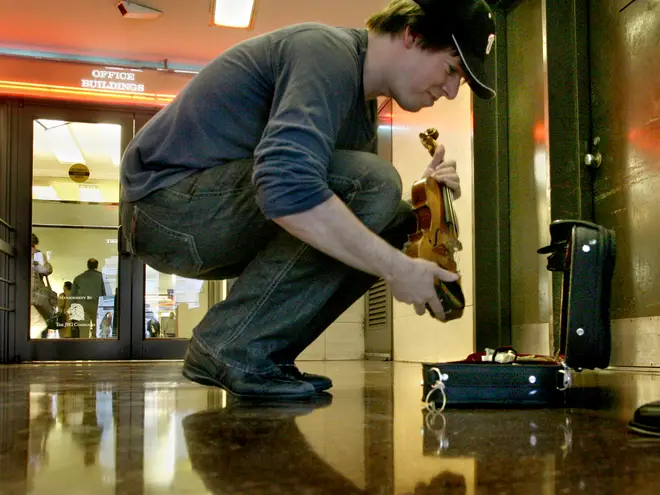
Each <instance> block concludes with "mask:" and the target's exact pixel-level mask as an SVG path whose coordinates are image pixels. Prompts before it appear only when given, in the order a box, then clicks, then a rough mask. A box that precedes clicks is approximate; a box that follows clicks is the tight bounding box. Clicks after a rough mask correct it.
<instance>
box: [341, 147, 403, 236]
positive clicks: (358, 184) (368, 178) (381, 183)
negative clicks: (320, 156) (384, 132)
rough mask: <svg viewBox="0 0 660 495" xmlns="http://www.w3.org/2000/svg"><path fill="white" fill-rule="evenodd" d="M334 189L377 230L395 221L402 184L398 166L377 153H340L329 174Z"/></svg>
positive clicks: (363, 219) (369, 225)
mask: <svg viewBox="0 0 660 495" xmlns="http://www.w3.org/2000/svg"><path fill="white" fill-rule="evenodd" d="M328 182H329V185H330V188H331V189H332V190H333V191H334V192H335V193H336V194H337V195H338V196H339V197H340V198H341V199H342V200H344V201H345V202H346V203H347V204H348V206H349V208H351V210H353V212H354V213H355V214H356V215H358V217H360V218H361V219H362V221H363V222H364V223H365V224H366V225H367V226H368V227H370V228H372V229H373V230H375V231H380V230H382V229H383V228H384V227H385V226H386V225H387V224H388V223H389V222H390V221H391V220H392V218H393V216H394V215H395V213H396V210H397V208H398V206H399V203H400V201H401V193H402V184H401V177H400V176H399V172H397V170H396V169H395V168H394V166H393V165H392V164H391V163H390V162H388V161H387V160H384V159H383V158H381V157H379V156H378V155H374V154H373V153H364V152H359V151H337V152H335V155H334V156H333V161H332V164H331V166H330V169H329V171H328Z"/></svg>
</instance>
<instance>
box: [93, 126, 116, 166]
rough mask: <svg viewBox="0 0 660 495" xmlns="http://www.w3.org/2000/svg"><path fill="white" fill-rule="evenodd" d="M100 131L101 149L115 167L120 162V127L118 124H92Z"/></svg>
mask: <svg viewBox="0 0 660 495" xmlns="http://www.w3.org/2000/svg"><path fill="white" fill-rule="evenodd" d="M94 125H96V126H97V128H98V129H99V130H100V131H101V142H100V143H98V144H102V146H101V147H102V148H104V151H105V153H106V154H107V155H108V156H110V160H111V161H112V164H113V165H114V166H115V167H118V166H119V164H120V162H121V126H120V125H119V124H94Z"/></svg>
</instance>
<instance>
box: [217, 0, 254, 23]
mask: <svg viewBox="0 0 660 495" xmlns="http://www.w3.org/2000/svg"><path fill="white" fill-rule="evenodd" d="M254 4H255V0H211V25H212V26H219V27H233V28H241V29H252V24H253V22H254V10H255V9H254Z"/></svg>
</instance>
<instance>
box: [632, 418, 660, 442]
mask: <svg viewBox="0 0 660 495" xmlns="http://www.w3.org/2000/svg"><path fill="white" fill-rule="evenodd" d="M628 429H629V430H630V431H632V432H634V433H637V434H639V435H645V436H647V437H656V438H657V437H660V429H657V428H652V427H648V428H645V427H644V426H642V425H638V424H637V423H635V422H633V421H630V422H629V423H628Z"/></svg>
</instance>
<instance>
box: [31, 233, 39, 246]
mask: <svg viewBox="0 0 660 495" xmlns="http://www.w3.org/2000/svg"><path fill="white" fill-rule="evenodd" d="M37 244H39V238H38V237H37V235H36V234H32V247H35V246H36V245H37Z"/></svg>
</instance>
